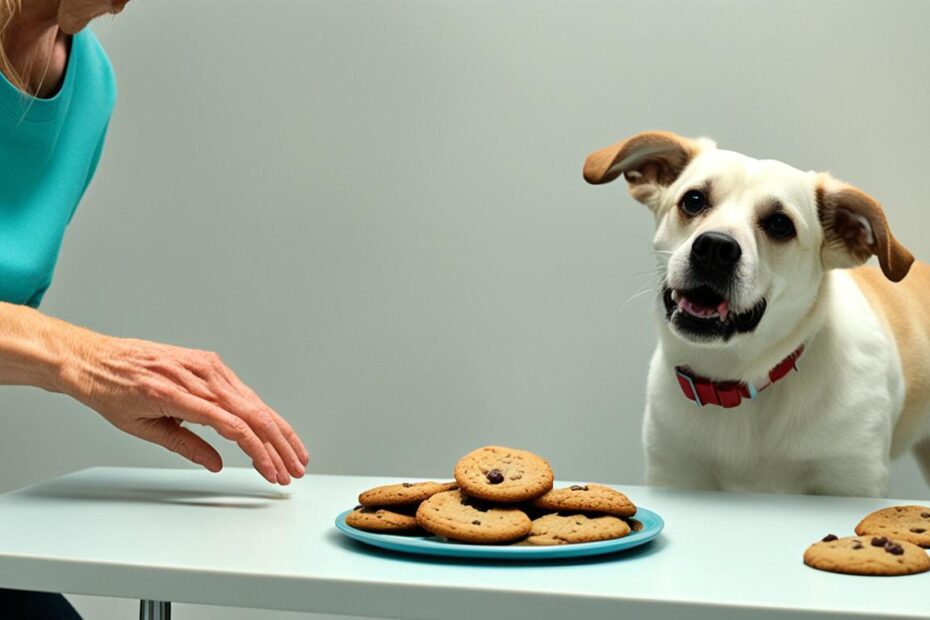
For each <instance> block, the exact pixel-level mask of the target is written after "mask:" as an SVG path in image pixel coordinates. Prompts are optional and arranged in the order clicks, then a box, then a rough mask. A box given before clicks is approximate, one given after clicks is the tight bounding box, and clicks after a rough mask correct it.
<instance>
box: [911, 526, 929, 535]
mask: <svg viewBox="0 0 930 620" xmlns="http://www.w3.org/2000/svg"><path fill="white" fill-rule="evenodd" d="M911 531H912V532H914V533H915V534H923V533H924V532H926V531H927V530H925V529H924V528H922V527H912V528H911Z"/></svg>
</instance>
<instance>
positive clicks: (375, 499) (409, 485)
mask: <svg viewBox="0 0 930 620" xmlns="http://www.w3.org/2000/svg"><path fill="white" fill-rule="evenodd" d="M454 488H456V485H455V483H454V482H402V483H400V484H388V485H385V486H380V487H375V488H373V489H368V490H367V491H362V493H361V494H360V495H359V496H358V503H359V504H361V505H362V506H368V507H369V508H371V507H375V506H400V505H403V504H418V503H420V502H422V501H423V500H425V499H427V498H429V497H432V496H433V495H435V494H436V493H442V492H443V491H451V490H452V489H454Z"/></svg>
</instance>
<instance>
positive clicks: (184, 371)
mask: <svg viewBox="0 0 930 620" xmlns="http://www.w3.org/2000/svg"><path fill="white" fill-rule="evenodd" d="M128 2H129V0H0V74H2V75H0V384H5V385H31V386H36V387H40V388H43V389H45V390H48V391H51V392H59V393H62V394H67V395H69V396H71V397H72V398H75V399H77V400H78V401H80V402H81V403H83V404H85V405H87V406H88V407H90V408H92V409H94V410H95V411H97V412H98V413H99V414H100V415H102V416H103V417H104V418H106V419H107V420H108V421H109V422H110V423H112V424H113V425H114V426H116V427H117V428H119V429H120V430H122V431H124V432H127V433H129V434H131V435H134V436H136V437H138V438H140V439H144V440H147V441H150V442H152V443H156V444H158V445H161V446H163V447H165V448H167V449H168V450H171V451H172V452H176V453H177V454H179V455H181V456H182V457H184V458H187V459H189V460H190V461H193V462H194V463H196V464H198V465H200V466H202V467H204V468H206V469H208V470H210V471H213V472H216V471H219V470H220V469H221V468H222V466H223V463H222V460H221V458H220V455H219V453H218V452H217V451H216V450H215V449H214V448H213V447H212V446H210V445H209V444H208V443H207V442H205V441H204V440H203V439H201V438H200V437H199V436H197V435H196V434H194V433H193V432H191V431H190V430H188V429H187V428H185V427H184V426H182V423H183V422H190V423H193V424H202V425H206V426H210V427H212V428H214V429H216V431H217V432H219V434H220V435H222V436H223V437H225V438H226V439H230V440H232V441H235V442H236V443H237V444H238V445H239V447H240V448H241V449H242V450H243V451H244V452H245V453H246V454H247V455H248V456H249V457H250V458H251V459H252V464H253V466H254V467H255V469H257V470H258V472H259V473H260V474H261V475H262V476H264V477H265V479H267V480H268V481H269V482H272V483H278V484H288V483H289V482H290V480H291V477H292V476H293V477H298V478H299V477H301V476H303V474H304V472H305V468H306V465H307V463H308V460H309V454H308V452H307V449H306V448H305V447H304V445H303V443H302V442H301V440H300V438H299V437H298V436H297V435H296V433H295V432H294V430H293V429H292V428H291V426H290V425H289V424H288V423H287V422H286V421H285V420H284V419H283V418H282V417H281V416H280V415H278V414H277V413H276V412H275V411H274V410H272V409H271V408H270V407H268V405H266V404H265V403H264V402H262V400H261V399H260V398H259V397H258V396H257V395H256V394H255V392H253V391H252V390H251V389H249V388H248V387H247V386H246V385H245V384H243V383H242V382H241V381H240V380H239V379H238V377H236V375H235V374H234V373H233V372H232V371H231V370H230V369H229V368H227V367H226V366H225V365H224V364H223V362H222V361H221V360H220V358H219V357H218V356H217V355H216V354H215V353H209V352H205V351H195V350H190V349H183V348H179V347H173V346H168V345H163V344H158V343H154V342H147V341H144V340H130V339H122V338H113V337H109V336H105V335H103V334H98V333H94V332H92V331H90V330H87V329H83V328H81V327H77V326H75V325H71V324H68V323H65V322H63V321H60V320H57V319H54V318H51V317H49V316H46V315H43V314H42V313H40V312H38V311H37V310H36V309H35V308H37V307H38V306H39V303H40V302H41V300H42V296H43V294H44V293H45V291H46V289H47V288H48V286H49V284H50V282H51V278H52V272H53V270H54V265H55V261H56V259H57V256H58V250H59V248H60V246H61V241H62V237H63V235H64V231H65V228H66V227H67V225H68V222H69V221H70V220H71V218H72V216H73V214H74V211H75V209H76V207H77V204H78V201H79V200H80V198H81V196H82V194H83V193H84V190H85V189H86V188H87V185H88V183H89V182H90V179H91V177H92V176H93V174H94V171H95V169H96V166H97V161H98V160H99V158H100V153H101V150H102V147H103V142H104V137H105V135H106V130H107V125H108V122H109V119H110V114H111V111H112V109H113V105H114V103H115V98H116V89H115V82H114V78H113V71H112V67H111V66H110V63H109V61H108V60H107V57H106V55H105V53H104V52H103V49H102V48H101V47H100V44H99V43H98V41H97V40H96V38H95V37H94V35H93V34H92V33H91V32H90V31H89V30H85V26H87V24H88V22H90V21H91V20H92V19H94V18H95V17H99V16H101V15H105V14H116V13H119V12H120V11H122V9H123V8H124V7H125V5H126V4H127V3H128ZM30 609H31V610H32V611H31V612H30V611H28V610H30ZM29 613H32V614H34V616H30V615H28V614H29ZM56 614H57V615H56ZM0 616H2V617H16V618H30V617H36V618H39V617H41V618H75V617H77V614H76V613H75V612H74V610H73V609H71V607H70V605H68V604H67V602H66V601H65V600H64V598H63V597H61V596H60V595H38V594H30V593H23V592H11V591H4V590H0Z"/></svg>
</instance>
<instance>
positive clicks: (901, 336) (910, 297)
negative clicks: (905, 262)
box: [850, 262, 930, 453]
mask: <svg viewBox="0 0 930 620" xmlns="http://www.w3.org/2000/svg"><path fill="white" fill-rule="evenodd" d="M850 275H851V276H852V279H853V281H854V282H855V283H856V284H857V285H858V287H859V289H860V290H861V291H862V293H863V295H864V296H865V297H866V299H867V300H868V302H869V305H870V306H871V307H872V309H873V310H874V311H875V313H876V314H877V315H879V316H880V317H881V319H882V321H883V323H884V324H885V325H886V326H887V329H888V330H889V331H890V332H891V335H892V336H893V337H894V342H895V344H896V345H897V348H898V356H899V358H900V360H901V371H902V374H903V375H904V386H905V391H906V396H905V401H904V407H903V410H902V411H901V416H900V418H899V419H898V421H897V424H896V425H895V431H894V437H893V439H892V444H893V448H892V452H894V453H896V452H899V451H900V450H902V449H904V448H905V447H907V446H908V445H910V443H911V442H912V441H913V440H914V439H915V438H916V437H917V436H918V435H920V434H921V433H922V432H923V430H922V429H923V428H924V426H925V422H924V420H925V416H926V413H927V409H928V408H930V312H928V308H930V265H927V264H926V263H919V262H915V263H914V264H913V265H912V266H911V270H910V272H909V273H908V274H907V276H906V277H905V278H904V279H903V280H901V281H900V282H896V283H895V282H891V281H889V280H887V279H886V278H885V276H883V275H882V272H881V271H880V270H878V269H877V268H875V267H858V268H856V269H852V270H851V272H850Z"/></svg>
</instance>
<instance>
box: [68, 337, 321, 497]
mask: <svg viewBox="0 0 930 620" xmlns="http://www.w3.org/2000/svg"><path fill="white" fill-rule="evenodd" d="M85 338H87V340H85V342H83V343H82V346H81V347H80V348H79V356H78V357H79V359H78V361H77V363H75V364H71V365H69V366H68V367H67V368H68V370H67V371H66V372H65V374H64V375H63V377H62V381H63V383H64V386H63V390H62V391H65V392H66V393H68V394H70V395H71V396H73V397H74V398H76V399H77V400H79V401H81V402H82V403H84V404H85V405H87V406H89V407H91V408H92V409H94V410H95V411H97V412H98V413H100V415H102V416H103V417H104V418H106V419H107V420H108V421H109V422H110V423H111V424H113V425H114V426H116V427H117V428H118V429H120V430H122V431H125V432H126V433H129V434H130V435H134V436H136V437H138V438H140V439H145V440H147V441H150V442H152V443H155V444H158V445H161V446H164V447H165V448H167V449H168V450H170V451H172V452H176V453H178V454H180V455H181V456H183V457H184V458H186V459H188V460H190V461H193V462H194V463H197V464H198V465H202V466H203V467H205V468H206V469H208V470H210V471H214V472H215V471H219V470H220V469H222V467H223V461H222V458H221V457H220V455H219V453H218V452H217V451H216V449H214V448H213V446H211V445H210V444H208V443H207V442H206V441H204V440H203V439H202V438H201V437H199V436H198V435H196V434H195V433H193V432H191V431H190V430H189V429H188V428H185V427H184V425H183V424H184V423H191V424H198V425H202V426H209V427H211V428H213V429H215V430H216V431H217V432H218V433H219V434H220V435H222V436H223V437H225V438H226V439H229V440H231V441H235V442H236V443H237V444H238V445H239V447H240V448H241V449H242V450H243V452H245V453H246V454H247V455H248V456H249V457H250V458H251V459H252V465H253V466H254V467H255V469H256V470H258V472H259V473H260V474H261V475H262V476H264V477H265V478H266V479H267V480H268V481H269V482H277V483H279V484H288V483H290V481H291V476H293V477H297V478H299V477H301V476H303V475H304V473H305V471H306V465H307V463H308V461H309V458H310V455H309V453H308V452H307V449H306V448H305V447H304V444H303V443H302V442H301V440H300V438H299V437H298V436H297V434H296V433H295V432H294V429H293V428H291V426H290V424H288V423H287V422H286V421H285V420H284V418H282V417H281V416H280V415H278V413H277V412H275V411H274V410H273V409H272V408H271V407H269V406H268V405H266V404H265V403H264V402H263V401H262V400H261V398H259V397H258V395H257V394H256V393H255V392H254V391H252V390H251V389H250V388H249V387H248V386H246V385H245V384H244V383H242V381H240V380H239V378H238V377H237V376H236V375H235V373H233V371H232V370H230V369H229V368H227V367H226V365H225V364H224V363H223V362H222V360H221V359H220V357H219V356H218V355H217V354H216V353H211V352H206V351H197V350H193V349H184V348H181V347H174V346H170V345H165V344H159V343H155V342H149V341H146V340H134V339H122V338H112V337H108V336H103V335H100V334H94V333H89V334H85ZM82 340H83V338H82Z"/></svg>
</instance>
